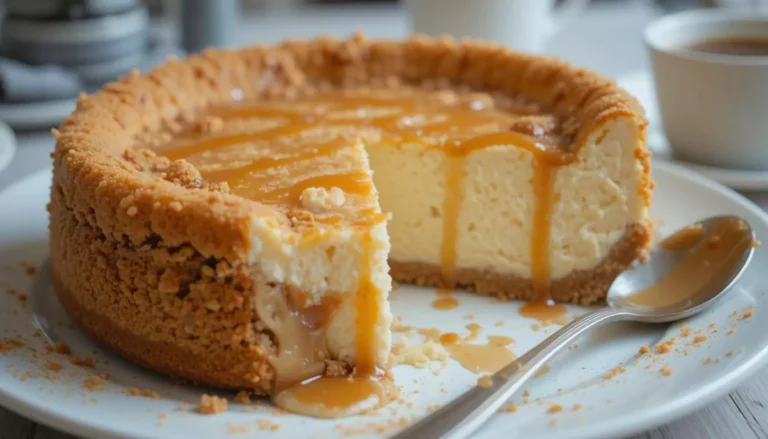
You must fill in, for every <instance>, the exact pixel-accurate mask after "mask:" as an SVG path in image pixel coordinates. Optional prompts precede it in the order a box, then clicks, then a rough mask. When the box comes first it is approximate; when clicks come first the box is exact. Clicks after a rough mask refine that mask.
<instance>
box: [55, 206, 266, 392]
mask: <svg viewBox="0 0 768 439" xmlns="http://www.w3.org/2000/svg"><path fill="white" fill-rule="evenodd" d="M49 210H50V216H51V222H50V245H51V263H52V275H53V279H54V293H55V294H56V295H57V297H58V298H59V300H60V302H61V303H62V305H63V306H64V308H65V309H66V311H67V313H68V314H69V315H70V316H71V317H72V318H73V319H74V320H75V321H76V322H77V323H78V325H79V326H80V327H81V328H83V329H84V330H85V331H86V332H87V333H89V334H90V335H92V336H94V337H95V338H96V339H98V340H99V341H100V342H102V343H104V344H106V345H107V346H108V347H110V348H111V349H113V350H114V351H116V352H119V353H120V354H122V355H123V356H125V357H127V358H129V359H131V360H133V361H135V362H137V363H139V364H142V365H145V366H149V367H150V368H152V369H154V370H156V371H159V372H163V373H166V374H168V375H171V376H175V377H177V378H181V379H184V380H192V381H194V382H197V383H200V384H207V385H213V386H217V387H223V388H233V389H248V390H250V391H253V392H256V393H260V394H266V393H268V392H269V390H270V389H272V387H273V383H274V370H273V368H272V366H271V365H270V364H269V362H268V360H267V357H268V356H269V355H271V354H274V350H275V347H274V344H273V341H272V339H271V336H270V334H269V331H267V330H266V329H265V328H264V327H263V326H262V325H261V322H260V321H259V319H258V316H257V315H256V313H255V311H254V307H253V306H252V303H251V302H252V299H253V296H254V295H255V294H258V289H257V288H256V286H255V282H254V278H255V276H257V275H258V274H254V273H251V272H248V271H247V270H245V269H243V268H242V267H240V268H236V267H233V266H232V265H230V264H229V263H227V262H226V261H223V260H216V259H214V258H207V257H205V256H202V255H201V254H200V253H198V252H196V251H195V250H194V249H192V248H191V247H190V246H188V245H183V246H178V247H166V246H165V245H164V244H163V243H162V242H159V241H155V242H151V243H146V244H143V245H142V246H140V247H135V246H132V245H126V244H125V243H124V242H122V241H118V240H115V239H113V238H111V237H109V236H107V235H105V234H103V233H101V232H99V231H98V230H96V229H94V228H92V227H91V226H90V225H88V224H87V223H85V222H82V221H80V220H79V219H78V218H77V216H76V214H75V213H74V212H73V211H72V210H70V209H68V208H66V207H65V206H63V204H62V199H61V197H60V196H58V195H57V193H56V192H55V191H54V193H53V200H52V202H51V204H50V207H49Z"/></svg>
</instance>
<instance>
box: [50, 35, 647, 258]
mask: <svg viewBox="0 0 768 439" xmlns="http://www.w3.org/2000/svg"><path fill="white" fill-rule="evenodd" d="M392 78H397V79H399V80H402V81H411V82H413V81H419V80H423V79H428V78H445V79H447V80H449V81H452V82H455V83H460V84H467V85H470V86H473V87H477V88H478V89H490V90H501V91H508V92H510V93H519V94H522V95H523V96H526V97H529V98H531V99H535V100H538V101H540V102H542V103H544V104H545V105H548V106H551V107H553V108H554V109H556V110H558V111H559V112H561V113H564V114H570V115H572V117H571V118H570V119H569V120H567V121H566V122H565V123H564V129H565V130H566V131H567V132H568V134H570V136H571V138H572V141H573V143H574V144H575V145H577V146H578V145H579V144H580V143H581V142H583V141H584V140H585V139H586V138H587V136H588V135H589V133H591V132H592V131H593V130H595V129H598V128H599V127H600V126H601V125H603V124H604V123H606V122H608V121H610V120H613V119H614V118H618V117H625V118H629V119H630V120H631V121H632V122H633V123H634V124H635V125H636V126H637V127H638V130H639V132H640V133H641V137H642V139H644V132H645V125H646V122H645V119H644V117H643V114H642V109H641V108H640V107H639V105H638V104H637V101H636V100H634V99H633V98H632V97H630V96H629V95H627V94H626V92H624V91H623V90H621V89H620V88H618V87H617V86H616V85H615V84H614V83H613V82H612V81H609V80H606V79H604V78H602V77H601V76H599V75H597V74H596V73H593V72H590V71H587V70H582V69H576V68H574V67H572V66H570V65H569V64H566V63H564V62H561V61H557V60H551V59H545V58H540V57H535V56H530V55H523V54H518V53H513V52H510V51H508V50H506V49H503V48H500V47H498V46H494V45H490V44H487V43H483V42H475V41H467V42H455V41H453V40H449V39H438V40H433V39H428V38H425V37H420V36H415V37H412V38H410V39H407V40H404V41H367V40H366V39H365V38H364V37H362V36H359V35H357V36H355V37H353V38H352V39H349V40H334V39H316V40H311V41H302V42H286V43H283V44H282V45H279V46H254V47H250V48H246V49H243V50H240V51H226V50H218V51H208V52H205V53H203V54H201V55H195V56H191V57H190V58H189V59H188V60H186V61H185V62H184V63H179V62H170V63H168V64H166V65H164V66H162V67H159V68H157V69H156V70H154V71H153V72H151V73H149V74H147V75H143V76H142V75H136V74H132V75H128V76H126V77H124V78H121V79H120V80H118V81H116V82H114V83H111V84H108V85H107V86H105V87H104V89H103V90H102V91H101V92H99V93H98V94H96V95H94V96H90V97H83V98H81V99H80V100H79V101H78V105H77V109H76V111H75V112H74V113H73V114H72V115H71V116H70V117H69V118H68V119H67V120H66V121H65V122H64V123H63V124H62V126H61V129H60V132H57V133H56V137H57V142H56V150H55V152H54V154H53V158H54V185H55V187H57V188H58V189H57V190H60V191H61V192H62V195H63V197H64V199H65V204H66V205H67V206H68V207H69V208H71V209H73V210H74V212H75V213H76V214H77V215H78V216H79V217H81V218H82V219H83V220H84V221H87V222H88V223H89V224H90V225H91V226H92V227H95V228H98V229H100V230H102V231H103V232H104V233H105V234H108V235H110V236H113V237H114V238H115V239H128V240H130V241H132V242H133V243H135V244H140V243H142V242H146V241H147V240H152V239H158V238H159V239H161V240H162V241H164V242H166V243H168V245H183V244H189V245H191V246H192V247H194V248H195V249H197V250H198V251H200V252H201V253H202V254H205V255H207V256H215V257H221V258H226V259H227V260H229V261H231V262H234V261H244V260H246V259H247V256H248V247H249V245H250V242H249V239H250V233H249V231H250V227H251V218H252V217H253V216H254V215H267V214H269V213H270V212H272V210H271V209H267V208H264V207H263V206H261V205H259V204H258V203H256V202H252V201H248V200H244V199H241V198H239V197H235V196H232V195H228V194H222V193H217V192H212V191H208V190H204V189H188V188H185V187H181V186H179V185H177V184H174V183H172V182H170V181H166V180H165V179H163V178H161V177H159V176H156V175H148V174H146V173H142V172H139V171H138V170H137V169H136V168H135V167H134V166H133V165H132V164H131V163H130V162H129V161H127V160H125V159H124V158H123V154H124V152H125V150H126V149H128V148H130V147H131V146H132V145H133V142H134V140H135V138H136V136H137V135H139V134H141V133H145V132H152V131H156V130H158V129H159V128H160V127H162V126H164V125H167V124H173V123H176V122H175V121H176V120H177V119H178V118H179V117H182V116H184V115H185V114H188V113H190V112H194V111H196V110H199V109H201V108H205V107H207V106H210V105H213V104H217V103H219V104H220V103H223V102H227V101H231V100H233V96H234V95H239V97H242V98H243V99H258V98H259V97H263V96H271V95H274V94H278V95H286V96H288V95H290V94H292V93H296V91H297V90H299V89H301V88H306V87H311V86H312V84H314V83H318V82H328V81H330V82H333V83H336V84H339V85H346V84H348V85H361V84H372V85H374V86H375V85H377V84H379V85H380V84H384V83H386V82H387V81H388V80H389V79H392ZM635 155H636V157H638V159H639V160H640V161H641V162H642V164H643V168H644V173H645V174H644V179H643V181H642V182H641V185H640V188H639V191H640V192H641V194H642V195H643V196H644V199H645V200H646V201H647V203H648V204H649V203H650V188H651V185H652V183H651V181H650V162H649V154H648V151H647V148H646V145H645V142H644V140H641V141H640V142H638V144H637V145H636V146H635ZM276 220H279V218H276Z"/></svg>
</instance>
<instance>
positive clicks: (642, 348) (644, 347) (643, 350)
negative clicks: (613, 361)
mask: <svg viewBox="0 0 768 439" xmlns="http://www.w3.org/2000/svg"><path fill="white" fill-rule="evenodd" d="M649 352H651V349H650V348H648V345H642V346H640V349H638V351H637V353H638V354H640V355H645V354H647V353H649Z"/></svg>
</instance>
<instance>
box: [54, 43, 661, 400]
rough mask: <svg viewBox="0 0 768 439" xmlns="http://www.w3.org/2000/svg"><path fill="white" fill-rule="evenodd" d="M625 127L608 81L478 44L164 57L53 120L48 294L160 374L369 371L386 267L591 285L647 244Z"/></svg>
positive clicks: (418, 273)
mask: <svg viewBox="0 0 768 439" xmlns="http://www.w3.org/2000/svg"><path fill="white" fill-rule="evenodd" d="M645 126H646V122H645V119H644V117H643V113H642V110H641V108H640V107H639V105H638V104H637V102H636V101H635V100H634V99H633V98H632V97H630V96H629V95H627V94H626V93H625V92H624V91H623V90H621V89H620V88H618V87H617V86H616V85H615V84H614V83H613V82H612V81H609V80H607V79H604V78H602V77H600V76H599V75H597V74H595V73H593V72H589V71H586V70H581V69H576V68H574V67H571V66H570V65H568V64H566V63H563V62H560V61H557V60H550V59H545V58H540V57H535V56H530V55H523V54H518V53H513V52H510V51H508V50H506V49H504V48H501V47H497V46H494V45H490V44H485V43H482V42H472V41H463V42H455V41H453V40H449V39H438V40H432V39H427V38H424V37H413V38H410V39H407V40H402V41H368V40H366V39H365V38H364V37H362V36H360V35H356V36H355V37H353V38H351V39H349V40H334V39H329V38H323V39H316V40H311V41H291V42H285V43H283V44H281V45H277V46H255V47H250V48H246V49H243V50H238V51H225V50H215V51H207V52H204V53H202V54H200V55H196V56H192V57H190V58H189V59H187V60H185V61H183V62H179V61H173V60H172V61H170V62H169V63H168V64H166V65H165V66H162V67H160V68H158V69H156V70H154V71H153V72H151V73H149V74H147V75H138V74H132V75H129V76H127V77H125V78H121V79H120V80H118V81H116V82H114V83H111V84H109V85H107V86H105V87H104V89H103V90H101V91H100V92H98V93H96V94H95V95H93V96H87V97H82V98H81V99H80V100H79V102H78V105H77V109H76V111H75V112H74V113H73V114H72V115H71V116H70V117H69V118H68V119H67V120H66V121H65V122H64V123H63V124H62V126H61V128H60V130H59V131H58V132H56V133H55V134H56V139H57V140H56V150H55V153H54V155H53V157H54V181H53V188H52V195H51V204H50V232H51V260H52V265H53V272H54V277H55V284H56V288H55V291H56V294H57V295H58V297H59V298H60V300H61V302H62V303H63V305H64V307H65V308H66V309H67V311H68V312H69V313H70V314H71V315H72V317H73V318H74V319H75V320H76V321H77V322H78V323H79V324H80V325H81V326H82V327H83V328H84V329H85V330H86V331H87V332H89V333H90V334H91V335H93V336H94V337H95V338H97V339H99V340H101V341H102V342H104V343H105V344H107V345H108V346H110V347H111V348H112V349H114V350H116V351H117V352H119V353H121V354H122V355H124V356H126V357H128V358H130V359H132V360H134V361H137V362H139V363H141V364H144V365H146V366H148V367H150V368H152V369H155V370H158V371H161V372H164V373H167V374H170V375H173V376H175V377H178V378H182V379H187V380H191V381H195V382H198V383H203V384H208V385H213V386H218V387H224V388H233V389H246V390H249V391H253V392H257V393H262V394H270V395H273V396H274V395H277V394H280V393H281V392H283V391H285V390H286V389H290V388H293V387H295V386H296V385H297V383H302V382H306V380H308V379H312V378H314V377H317V376H332V377H346V376H351V377H354V378H355V379H358V378H361V379H362V378H366V379H367V377H372V376H376V375H380V374H382V373H386V372H385V371H386V369H387V366H388V361H389V349H390V323H391V319H392V317H391V314H390V311H389V305H388V302H387V296H388V293H389V291H390V289H391V283H392V282H391V280H392V278H394V279H395V280H398V281H402V282H409V283H415V284H419V285H433V286H438V287H442V288H453V287H462V288H467V289H469V290H472V291H475V292H477V293H479V294H488V295H495V296H497V297H500V298H504V299H523V300H529V301H534V302H535V303H542V304H546V303H551V302H552V301H557V302H572V303H583V304H589V303H593V302H597V301H599V300H601V299H603V298H604V297H605V294H606V291H607V288H608V286H609V285H610V283H611V282H612V281H613V279H614V278H615V277H616V276H617V275H618V274H619V273H620V272H621V271H622V270H624V269H626V268H627V267H628V266H629V265H630V264H631V263H632V262H633V261H634V260H635V259H637V258H638V257H640V256H642V255H643V254H644V252H645V251H646V250H647V248H648V246H649V244H650V239H651V227H650V222H649V220H648V217H647V214H648V208H649V205H650V201H651V188H652V182H651V180H650V164H649V153H648V151H647V147H646V143H645ZM390 275H391V277H390ZM498 306H507V305H506V304H504V303H500V304H499V305H498ZM366 382H367V381H366ZM286 405H288V404H286Z"/></svg>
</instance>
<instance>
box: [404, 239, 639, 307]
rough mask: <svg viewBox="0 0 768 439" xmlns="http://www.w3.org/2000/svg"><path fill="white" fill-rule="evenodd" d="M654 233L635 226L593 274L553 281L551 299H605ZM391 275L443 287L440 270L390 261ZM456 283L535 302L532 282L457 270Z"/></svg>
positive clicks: (585, 301)
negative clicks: (615, 282) (620, 274)
mask: <svg viewBox="0 0 768 439" xmlns="http://www.w3.org/2000/svg"><path fill="white" fill-rule="evenodd" d="M651 236H652V235H651V230H650V228H649V227H648V225H646V224H632V225H630V226H628V227H627V231H626V232H625V234H624V237H623V238H622V239H621V240H619V242H618V243H617V244H616V245H614V246H613V248H612V249H611V251H610V253H609V254H608V256H607V257H606V258H605V259H603V261H602V262H601V263H600V265H598V266H597V267H596V268H594V269H592V270H584V271H575V272H572V273H570V274H568V275H567V276H565V277H563V278H560V279H555V280H553V281H552V286H551V288H550V296H551V297H552V298H553V299H554V300H555V301H557V302H569V303H578V304H582V305H589V304H592V303H595V302H599V301H601V300H603V299H605V296H606V294H607V292H608V287H609V286H610V285H611V283H613V280H614V279H616V276H618V275H619V273H621V272H622V271H624V270H626V269H627V268H628V267H629V266H630V265H631V264H632V263H633V262H634V261H635V260H636V259H638V258H640V257H641V256H642V255H643V253H644V252H645V251H646V249H647V248H648V247H649V245H650V241H651ZM389 266H390V274H391V275H392V278H393V279H394V280H396V281H398V282H404V283H411V284H416V285H423V286H427V285H428V286H437V287H442V286H445V285H443V284H442V275H441V271H440V267H438V266H434V265H430V264H424V263H421V262H399V261H390V262H389ZM456 282H457V284H458V285H459V286H460V287H463V288H467V289H469V290H471V291H474V292H476V293H478V294H481V295H490V296H496V297H498V298H500V299H503V300H511V299H520V300H530V299H532V298H533V283H532V282H531V279H525V278H521V277H519V276H515V275H504V274H498V273H491V272H487V271H484V270H480V269H471V268H470V269H466V268H458V269H457V270H456Z"/></svg>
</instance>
